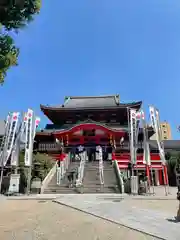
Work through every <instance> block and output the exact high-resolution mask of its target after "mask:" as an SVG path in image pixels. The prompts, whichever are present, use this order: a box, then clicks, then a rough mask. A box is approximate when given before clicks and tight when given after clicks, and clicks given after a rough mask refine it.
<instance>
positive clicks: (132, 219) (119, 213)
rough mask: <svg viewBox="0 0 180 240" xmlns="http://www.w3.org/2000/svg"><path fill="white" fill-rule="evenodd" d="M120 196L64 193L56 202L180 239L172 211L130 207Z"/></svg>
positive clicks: (168, 239)
mask: <svg viewBox="0 0 180 240" xmlns="http://www.w3.org/2000/svg"><path fill="white" fill-rule="evenodd" d="M120 196H121V195H119V196H117V195H114V196H110V195H106V194H103V195H74V196H70V195H64V196H61V197H59V198H58V199H56V200H54V201H55V202H57V203H60V204H63V205H66V206H69V207H72V208H74V209H77V210H80V211H83V212H86V213H89V214H92V215H94V216H98V217H100V218H103V219H106V220H109V221H112V222H115V223H117V224H120V225H124V226H126V227H129V228H131V229H135V230H138V231H140V232H144V233H147V234H149V235H151V236H154V237H158V238H160V239H165V240H176V239H177V240H178V239H179V238H180V223H175V222H173V219H172V218H173V217H172V215H171V214H170V213H165V212H162V211H157V210H149V209H140V208H137V207H135V206H132V207H130V206H127V205H126V198H125V199H123V198H121V197H120Z"/></svg>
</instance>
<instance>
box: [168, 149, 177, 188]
mask: <svg viewBox="0 0 180 240" xmlns="http://www.w3.org/2000/svg"><path fill="white" fill-rule="evenodd" d="M166 160H167V168H168V177H169V184H170V185H172V186H176V173H175V167H176V164H177V162H179V161H180V152H178V151H172V152H168V153H166Z"/></svg>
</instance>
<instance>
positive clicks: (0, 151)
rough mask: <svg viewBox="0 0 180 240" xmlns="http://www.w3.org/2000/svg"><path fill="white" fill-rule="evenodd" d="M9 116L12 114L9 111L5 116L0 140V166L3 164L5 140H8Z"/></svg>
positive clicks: (5, 147)
mask: <svg viewBox="0 0 180 240" xmlns="http://www.w3.org/2000/svg"><path fill="white" fill-rule="evenodd" d="M11 118H12V116H11V114H10V113H9V114H8V116H7V118H6V124H5V132H4V136H3V139H2V142H1V149H0V166H2V165H3V162H4V158H5V153H6V149H7V140H8V136H9V130H10V125H11Z"/></svg>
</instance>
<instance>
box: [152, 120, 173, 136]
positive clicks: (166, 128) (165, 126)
mask: <svg viewBox="0 0 180 240" xmlns="http://www.w3.org/2000/svg"><path fill="white" fill-rule="evenodd" d="M160 126H161V137H162V140H172V135H171V126H170V124H169V123H168V122H161V123H160ZM151 140H156V134H154V135H153V136H152V137H151Z"/></svg>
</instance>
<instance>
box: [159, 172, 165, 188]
mask: <svg viewBox="0 0 180 240" xmlns="http://www.w3.org/2000/svg"><path fill="white" fill-rule="evenodd" d="M162 174H163V170H162V169H160V170H158V177H159V184H160V185H163V182H164V181H163V177H162Z"/></svg>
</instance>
